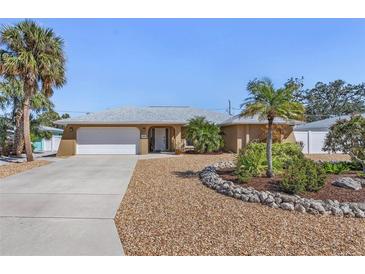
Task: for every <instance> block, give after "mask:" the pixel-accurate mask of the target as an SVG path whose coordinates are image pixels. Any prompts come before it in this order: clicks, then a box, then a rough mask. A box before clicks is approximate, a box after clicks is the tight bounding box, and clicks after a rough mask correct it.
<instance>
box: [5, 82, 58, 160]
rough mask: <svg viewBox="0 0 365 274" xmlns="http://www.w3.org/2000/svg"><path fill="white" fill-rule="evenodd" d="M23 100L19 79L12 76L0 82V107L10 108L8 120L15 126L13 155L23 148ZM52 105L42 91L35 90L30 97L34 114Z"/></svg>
mask: <svg viewBox="0 0 365 274" xmlns="http://www.w3.org/2000/svg"><path fill="white" fill-rule="evenodd" d="M23 101H24V89H23V83H22V82H21V81H20V80H18V79H16V78H13V77H12V78H7V79H4V81H2V82H0V108H2V109H3V110H5V109H6V108H10V110H11V115H10V121H11V123H12V124H13V127H14V128H15V132H14V144H13V151H12V153H13V154H15V155H20V154H21V153H22V151H23V148H24V125H23V120H24V117H23ZM53 107H54V105H53V103H52V102H51V101H50V99H49V98H48V97H46V96H45V94H44V93H41V92H37V93H36V94H35V95H34V96H33V97H32V98H31V110H32V111H34V112H35V113H36V114H40V113H42V112H44V111H46V112H49V111H51V110H52V108H53Z"/></svg>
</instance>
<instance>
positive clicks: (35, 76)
mask: <svg viewBox="0 0 365 274" xmlns="http://www.w3.org/2000/svg"><path fill="white" fill-rule="evenodd" d="M0 44H1V45H2V46H3V47H4V48H3V49H1V52H0V75H2V76H5V77H17V78H18V79H20V80H21V81H22V82H23V85H24V86H23V88H24V100H23V123H24V142H25V152H26V154H27V161H33V154H32V147H31V143H30V123H29V114H30V113H29V109H30V104H31V99H32V98H33V97H34V96H35V95H36V94H37V93H38V90H40V92H42V93H43V94H44V95H45V96H46V97H50V96H52V94H53V88H60V87H62V86H63V85H64V84H65V82H66V78H65V57H64V52H63V41H62V39H61V38H60V37H58V36H56V35H55V34H54V32H53V31H52V30H51V29H48V28H42V27H40V26H38V25H37V24H36V23H35V22H33V21H30V20H25V21H22V22H20V23H18V24H16V25H15V26H4V27H3V28H2V29H1V31H0ZM40 88H41V89H40Z"/></svg>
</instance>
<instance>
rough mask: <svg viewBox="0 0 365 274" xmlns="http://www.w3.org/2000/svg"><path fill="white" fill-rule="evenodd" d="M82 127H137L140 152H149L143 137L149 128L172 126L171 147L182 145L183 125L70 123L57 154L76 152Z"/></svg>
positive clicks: (69, 154) (64, 154) (147, 143)
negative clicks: (78, 133) (77, 138)
mask: <svg viewBox="0 0 365 274" xmlns="http://www.w3.org/2000/svg"><path fill="white" fill-rule="evenodd" d="M80 127H136V128H138V129H139V131H140V139H139V152H138V153H139V154H148V153H149V147H148V146H149V141H148V138H142V137H145V136H147V137H148V130H149V129H150V128H151V127H167V128H171V138H170V141H169V142H171V148H172V149H173V150H175V148H177V147H180V146H181V125H100V124H95V125H68V126H66V128H65V129H64V132H63V135H62V139H61V142H60V146H59V148H58V152H57V156H71V155H75V154H76V144H77V142H76V132H77V130H78V129H79V128H80Z"/></svg>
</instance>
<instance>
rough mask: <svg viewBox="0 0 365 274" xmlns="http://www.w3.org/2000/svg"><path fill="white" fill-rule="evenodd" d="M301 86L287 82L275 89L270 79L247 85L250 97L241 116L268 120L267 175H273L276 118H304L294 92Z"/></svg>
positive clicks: (301, 107)
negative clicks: (274, 125) (273, 141)
mask: <svg viewBox="0 0 365 274" xmlns="http://www.w3.org/2000/svg"><path fill="white" fill-rule="evenodd" d="M298 88H299V86H298V85H297V84H295V83H294V82H293V83H287V84H285V85H284V87H283V88H280V89H275V88H274V85H273V83H272V82H271V81H270V80H269V79H266V78H265V79H262V80H257V79H255V80H253V81H250V82H249V83H248V85H247V90H248V91H249V93H250V97H249V98H247V99H246V101H245V103H243V104H242V107H244V109H243V110H242V112H241V114H240V115H241V116H246V117H247V116H251V117H252V116H254V115H258V118H259V119H261V120H267V125H268V129H267V138H266V157H267V164H268V166H267V172H266V174H267V177H272V176H273V167H272V140H273V136H272V135H273V124H274V119H275V118H283V119H286V120H290V119H295V120H303V118H304V117H303V114H304V107H303V105H302V104H301V103H298V102H296V101H295V98H294V92H295V91H296V90H298Z"/></svg>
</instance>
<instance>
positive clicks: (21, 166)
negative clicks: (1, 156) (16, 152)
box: [0, 160, 50, 178]
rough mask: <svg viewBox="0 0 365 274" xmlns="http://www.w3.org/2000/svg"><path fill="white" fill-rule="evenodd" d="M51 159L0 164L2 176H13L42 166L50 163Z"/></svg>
mask: <svg viewBox="0 0 365 274" xmlns="http://www.w3.org/2000/svg"><path fill="white" fill-rule="evenodd" d="M49 163H50V162H49V161H45V160H35V161H33V162H29V163H28V162H23V163H10V164H7V165H1V166H0V178H4V177H7V176H11V175H14V174H17V173H20V172H23V171H26V170H29V169H32V168H35V167H40V166H44V165H47V164H49Z"/></svg>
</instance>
